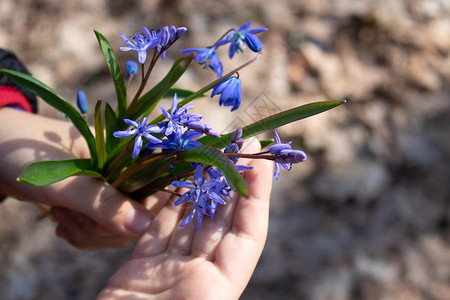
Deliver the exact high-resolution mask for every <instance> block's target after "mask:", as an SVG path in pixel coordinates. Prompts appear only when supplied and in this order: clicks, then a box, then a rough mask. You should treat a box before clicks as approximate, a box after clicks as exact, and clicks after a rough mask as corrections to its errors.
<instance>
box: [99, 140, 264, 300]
mask: <svg viewBox="0 0 450 300" xmlns="http://www.w3.org/2000/svg"><path fill="white" fill-rule="evenodd" d="M256 144H257V143H252V144H251V145H249V147H248V148H250V146H255V145H256ZM254 151H258V149H252V150H249V152H254ZM239 162H240V161H239ZM249 165H251V166H253V168H254V169H253V170H251V171H248V172H247V173H246V174H245V180H246V182H247V184H248V187H249V190H250V195H249V197H248V198H244V197H240V196H239V195H235V197H234V199H233V200H232V201H231V202H230V203H228V204H227V205H226V206H225V207H220V210H218V211H217V212H216V215H215V217H214V220H208V219H205V220H203V225H202V227H201V229H200V230H199V231H195V227H196V224H195V222H191V223H189V224H188V225H186V226H184V227H182V228H180V227H179V224H180V222H181V220H182V219H183V218H185V217H186V213H189V211H186V210H185V209H184V208H183V207H181V205H180V206H177V207H174V206H173V202H174V201H175V200H176V199H175V198H176V197H175V198H174V197H173V196H170V197H169V196H168V195H167V194H163V193H159V194H156V195H155V196H153V197H151V198H154V200H155V201H156V199H157V198H158V197H159V198H158V201H159V203H164V202H165V203H166V205H165V206H164V207H163V208H162V209H160V211H159V213H158V214H157V215H156V216H155V218H154V219H153V221H152V223H151V224H150V226H149V228H148V230H147V233H146V234H145V235H143V236H142V238H141V239H140V240H139V242H138V244H137V246H136V248H135V249H134V253H133V256H132V258H131V259H130V260H129V261H128V262H126V263H125V265H123V266H122V267H121V268H120V269H119V270H118V271H117V273H116V274H114V275H113V277H112V278H111V280H110V281H109V284H108V286H107V287H106V288H105V289H104V290H103V291H102V293H101V294H100V296H99V299H161V300H163V299H168V300H169V299H227V300H229V299H238V298H239V296H240V295H241V293H242V292H243V290H244V288H245V287H246V285H247V283H248V281H249V279H250V277H251V275H252V273H253V271H254V269H255V266H256V263H257V262H258V259H259V257H260V255H261V253H262V250H263V247H264V243H265V241H266V236H267V229H268V217H269V198H270V191H271V188H272V173H273V162H270V161H266V160H254V161H251V162H250V163H249Z"/></svg>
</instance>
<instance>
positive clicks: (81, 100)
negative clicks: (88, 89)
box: [77, 90, 88, 115]
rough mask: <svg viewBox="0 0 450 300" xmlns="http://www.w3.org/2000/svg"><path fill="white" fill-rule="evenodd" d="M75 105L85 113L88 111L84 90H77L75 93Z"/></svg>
mask: <svg viewBox="0 0 450 300" xmlns="http://www.w3.org/2000/svg"><path fill="white" fill-rule="evenodd" d="M77 106H78V109H79V110H80V112H81V113H82V114H83V115H85V114H86V113H87V111H88V106H87V98H86V94H85V93H84V91H82V90H79V91H78V93H77Z"/></svg>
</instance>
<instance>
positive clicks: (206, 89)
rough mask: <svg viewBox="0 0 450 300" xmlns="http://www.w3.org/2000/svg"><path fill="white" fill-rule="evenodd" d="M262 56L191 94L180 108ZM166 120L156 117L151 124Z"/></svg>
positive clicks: (161, 116) (160, 116) (259, 54)
mask: <svg viewBox="0 0 450 300" xmlns="http://www.w3.org/2000/svg"><path fill="white" fill-rule="evenodd" d="M261 55H262V51H259V52H258V54H257V55H256V56H255V57H254V58H252V59H251V60H249V61H247V62H246V63H244V64H242V65H241V66H239V67H237V68H236V69H234V70H232V71H230V72H228V73H227V74H225V75H223V76H222V77H220V78H218V79H216V80H214V81H213V82H211V83H209V84H208V85H206V86H204V87H203V88H201V89H200V90H198V91H197V92H195V93H193V94H191V95H190V96H188V97H186V98H184V99H183V100H182V101H180V103H179V105H180V106H181V105H186V104H187V103H189V102H191V101H192V100H194V99H196V98H198V97H200V96H201V95H203V94H204V93H206V92H207V91H209V90H210V89H212V88H213V87H215V86H216V85H218V84H219V83H221V82H223V81H225V80H226V79H227V78H228V77H230V76H231V75H233V74H234V73H237V72H238V71H240V70H241V69H243V68H245V67H246V66H248V65H250V64H251V63H253V62H255V61H256V60H257V59H258V58H259V57H260V56H261ZM164 118H165V117H164V115H163V114H161V115H159V116H158V117H156V118H155V119H153V121H151V122H150V124H157V123H158V122H161V121H162V120H164Z"/></svg>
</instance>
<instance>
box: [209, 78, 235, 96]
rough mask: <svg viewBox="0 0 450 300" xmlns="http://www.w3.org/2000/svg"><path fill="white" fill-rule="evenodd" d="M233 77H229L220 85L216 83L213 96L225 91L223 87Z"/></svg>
mask: <svg viewBox="0 0 450 300" xmlns="http://www.w3.org/2000/svg"><path fill="white" fill-rule="evenodd" d="M231 78H232V77H228V78H227V79H225V80H224V81H222V82H221V83H219V84H218V85H216V86H215V87H214V89H213V91H212V93H211V98H212V97H214V96H215V95H218V94H220V93H222V92H223V89H224V88H225V87H226V86H227V84H228V82H229V81H230V80H231Z"/></svg>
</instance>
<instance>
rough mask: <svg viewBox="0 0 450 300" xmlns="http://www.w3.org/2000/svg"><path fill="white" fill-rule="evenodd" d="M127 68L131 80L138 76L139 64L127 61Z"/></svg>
mask: <svg viewBox="0 0 450 300" xmlns="http://www.w3.org/2000/svg"><path fill="white" fill-rule="evenodd" d="M125 66H126V68H127V73H128V76H130V77H131V78H133V77H134V76H136V75H137V73H138V72H139V65H138V63H137V62H135V61H133V60H129V61H127V62H126V64H125Z"/></svg>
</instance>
